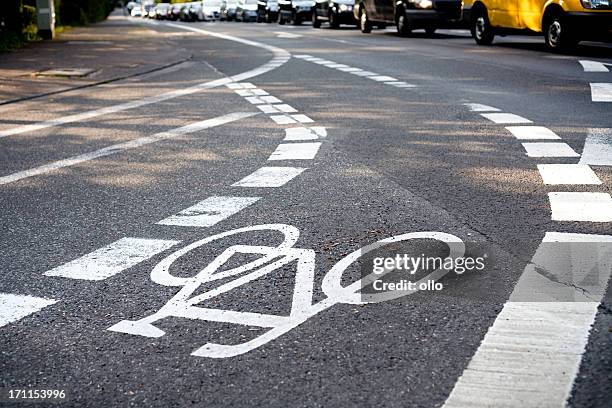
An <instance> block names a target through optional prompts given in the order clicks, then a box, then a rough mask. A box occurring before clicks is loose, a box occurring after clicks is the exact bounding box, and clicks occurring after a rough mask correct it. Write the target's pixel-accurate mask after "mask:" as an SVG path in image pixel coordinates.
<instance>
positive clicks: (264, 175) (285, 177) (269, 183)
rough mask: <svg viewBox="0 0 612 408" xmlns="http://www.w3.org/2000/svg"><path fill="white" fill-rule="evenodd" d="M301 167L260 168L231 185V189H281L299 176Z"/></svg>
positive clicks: (302, 169) (301, 170)
mask: <svg viewBox="0 0 612 408" xmlns="http://www.w3.org/2000/svg"><path fill="white" fill-rule="evenodd" d="M304 170H306V168H303V167H262V168H260V169H258V170H256V171H255V172H253V173H251V174H249V175H248V176H246V177H245V178H243V179H242V180H240V181H238V182H236V183H234V184H232V186H233V187H281V186H283V185H285V184H286V183H288V182H289V181H291V180H293V179H294V178H295V177H297V176H299V175H300V174H301V173H302V172H303V171H304Z"/></svg>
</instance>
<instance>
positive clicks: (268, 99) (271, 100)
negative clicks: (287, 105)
mask: <svg viewBox="0 0 612 408" xmlns="http://www.w3.org/2000/svg"><path fill="white" fill-rule="evenodd" d="M259 99H261V100H262V101H264V102H265V103H282V102H283V101H281V100H280V99H278V98H277V97H276V96H272V95H268V96H262V97H260V98H259Z"/></svg>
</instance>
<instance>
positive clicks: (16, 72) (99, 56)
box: [0, 11, 190, 104]
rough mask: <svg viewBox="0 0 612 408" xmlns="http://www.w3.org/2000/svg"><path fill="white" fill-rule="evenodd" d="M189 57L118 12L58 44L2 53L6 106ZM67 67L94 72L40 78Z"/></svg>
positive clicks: (0, 79)
mask: <svg viewBox="0 0 612 408" xmlns="http://www.w3.org/2000/svg"><path fill="white" fill-rule="evenodd" d="M189 58H190V53H189V52H188V51H187V50H185V49H183V48H181V47H177V43H176V42H173V41H172V36H171V35H165V34H163V33H159V32H156V31H153V30H150V29H149V28H148V27H146V26H144V25H140V24H137V23H135V22H131V21H130V20H128V19H127V18H125V17H123V16H122V15H121V12H120V11H116V12H114V13H113V14H112V15H111V16H110V17H109V18H108V20H106V21H103V22H101V23H97V24H92V25H90V26H87V27H79V28H75V29H72V30H70V31H68V32H66V33H62V34H61V35H59V36H58V37H57V38H56V39H55V40H53V41H43V42H40V43H35V44H32V45H30V46H28V47H26V48H24V49H21V50H18V51H14V52H10V53H5V54H0V104H4V103H7V102H9V103H10V101H12V100H19V99H24V98H26V99H27V98H30V97H33V96H36V95H40V94H47V93H56V92H62V91H65V90H70V89H74V88H78V87H83V86H87V85H92V84H96V83H100V82H107V81H113V80H116V79H121V78H125V77H129V76H133V75H138V74H142V73H146V72H150V71H152V70H156V69H161V68H164V67H167V66H171V65H174V64H177V63H180V62H181V61H185V60H187V59H189ZM63 68H79V69H91V70H93V72H91V73H90V74H88V75H86V76H83V77H74V76H72V77H63V76H40V75H37V73H38V72H41V71H45V70H50V69H54V70H56V69H63Z"/></svg>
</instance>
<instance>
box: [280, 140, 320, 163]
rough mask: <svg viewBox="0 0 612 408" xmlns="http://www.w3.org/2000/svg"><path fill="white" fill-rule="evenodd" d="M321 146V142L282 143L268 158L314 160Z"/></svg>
mask: <svg viewBox="0 0 612 408" xmlns="http://www.w3.org/2000/svg"><path fill="white" fill-rule="evenodd" d="M320 147H321V143H320V142H315V143H282V144H279V145H278V147H277V148H276V150H275V151H274V152H272V154H271V155H270V158H269V159H268V160H312V159H314V158H315V156H316V155H317V153H318V152H319V148H320Z"/></svg>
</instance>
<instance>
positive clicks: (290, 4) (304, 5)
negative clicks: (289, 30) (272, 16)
mask: <svg viewBox="0 0 612 408" xmlns="http://www.w3.org/2000/svg"><path fill="white" fill-rule="evenodd" d="M314 3H315V2H314V0H278V6H279V12H278V24H285V23H288V22H291V23H293V24H294V25H300V24H302V21H310V20H312V9H313V8H314Z"/></svg>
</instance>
